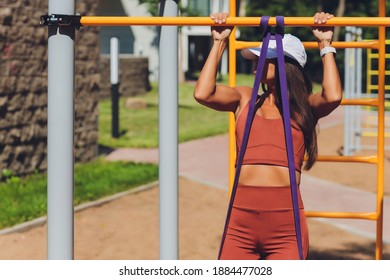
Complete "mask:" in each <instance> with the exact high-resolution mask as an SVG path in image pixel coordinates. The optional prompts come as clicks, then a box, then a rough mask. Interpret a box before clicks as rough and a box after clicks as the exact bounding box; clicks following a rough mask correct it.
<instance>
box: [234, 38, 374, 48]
mask: <svg viewBox="0 0 390 280" xmlns="http://www.w3.org/2000/svg"><path fill="white" fill-rule="evenodd" d="M259 45H260V42H246V41H236V43H235V48H236V49H238V50H241V49H245V48H253V47H258V46H259ZM303 45H304V46H305V48H307V49H316V48H318V43H317V42H303ZM332 46H333V47H335V48H336V49H346V48H356V49H358V48H367V49H378V48H379V42H378V41H377V40H373V41H367V42H333V43H332Z"/></svg>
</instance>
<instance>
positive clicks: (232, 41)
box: [229, 0, 237, 194]
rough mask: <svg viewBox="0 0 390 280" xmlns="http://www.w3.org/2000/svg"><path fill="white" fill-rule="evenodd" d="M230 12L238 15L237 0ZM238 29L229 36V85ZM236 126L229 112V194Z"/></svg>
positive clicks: (233, 82) (232, 81) (233, 75)
mask: <svg viewBox="0 0 390 280" xmlns="http://www.w3.org/2000/svg"><path fill="white" fill-rule="evenodd" d="M229 6H230V8H229V14H230V16H231V17H235V16H236V13H237V11H236V1H234V0H230V3H229ZM236 29H237V27H234V29H233V32H232V34H231V35H230V37H229V85H230V86H231V87H234V86H235V85H236ZM235 127H236V122H235V118H234V114H233V113H229V194H230V193H231V188H232V186H233V181H234V173H235V167H234V162H235V161H236V141H235V138H236V137H235Z"/></svg>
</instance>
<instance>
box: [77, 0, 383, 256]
mask: <svg viewBox="0 0 390 280" xmlns="http://www.w3.org/2000/svg"><path fill="white" fill-rule="evenodd" d="M385 6H386V5H385V0H379V16H378V17H337V18H333V19H330V20H329V21H328V23H327V24H326V25H333V26H372V27H378V29H379V39H378V40H375V41H371V42H335V43H334V46H335V47H337V48H346V47H362V48H368V49H378V50H379V52H378V55H379V70H378V79H379V80H378V98H377V99H368V100H367V99H360V100H343V102H342V105H366V106H373V107H377V108H378V143H377V144H378V149H377V154H376V155H373V156H369V157H331V156H320V157H319V161H335V162H365V163H370V164H376V165H377V202H376V212H364V213H363V212H353V213H345V212H310V211H308V212H306V215H307V216H308V217H323V218H351V219H367V220H373V221H376V254H375V257H376V259H381V258H382V238H383V236H382V235H383V195H384V108H385V107H384V89H385V84H384V81H385V80H384V74H385V59H384V56H385V39H386V34H385V28H386V26H390V18H387V17H385V10H386V9H385ZM235 7H236V1H235V0H230V17H229V18H228V20H227V24H228V25H233V26H258V25H259V23H260V17H236V14H237V12H236V8H235ZM284 20H285V25H286V26H311V25H313V24H314V21H313V18H312V17H285V18H284ZM80 23H81V25H83V26H129V25H158V26H167V25H175V26H176V25H178V26H186V25H188V26H199V25H204V26H212V25H215V23H214V21H212V20H211V19H210V18H209V17H101V16H99V17H94V16H83V17H81V19H80ZM269 24H270V25H276V18H275V17H271V18H270V20H269ZM248 46H258V43H253V42H252V43H249V42H239V41H237V40H236V36H235V29H234V30H233V34H232V36H230V38H229V84H230V86H235V83H236V64H235V62H236V50H238V49H242V48H245V47H248ZM305 47H307V48H313V47H316V43H315V42H307V43H305ZM234 130H235V120H234V116H233V114H231V113H230V114H229V163H230V164H229V182H230V185H232V182H233V177H234V173H235V170H234V162H235V135H234Z"/></svg>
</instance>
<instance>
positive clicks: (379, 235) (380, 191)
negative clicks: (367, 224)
mask: <svg viewBox="0 0 390 280" xmlns="http://www.w3.org/2000/svg"><path fill="white" fill-rule="evenodd" d="M378 10H379V16H385V15H386V1H385V0H379V5H378ZM378 29H379V50H378V53H379V59H378V64H379V65H378V68H379V76H378V86H379V88H378V100H379V104H378V140H377V141H378V167H377V203H376V204H377V205H376V211H377V214H378V219H377V223H376V252H375V255H376V256H375V257H376V259H382V243H383V197H384V180H385V176H384V175H385V174H384V164H385V161H384V159H385V135H384V132H385V118H384V116H385V102H384V101H385V54H386V45H385V44H386V28H385V27H384V26H380V27H378Z"/></svg>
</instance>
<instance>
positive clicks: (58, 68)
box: [47, 0, 75, 260]
mask: <svg viewBox="0 0 390 280" xmlns="http://www.w3.org/2000/svg"><path fill="white" fill-rule="evenodd" d="M74 13H75V1H74V0H73V1H62V0H49V15H51V14H66V15H74ZM74 36H75V27H73V26H61V27H56V26H49V42H48V48H49V50H48V52H49V53H48V121H47V123H48V136H47V146H48V148H47V149H48V152H47V162H48V164H47V166H48V167H47V181H48V186H47V196H48V202H47V232H48V234H47V235H48V237H47V243H48V244H47V252H48V259H51V260H55V259H58V260H71V259H73V250H74V249H73V247H74V242H73V239H74V238H73V235H74V234H73V232H74V231H73V224H74V223H73V220H74V214H73V186H74V180H73V165H74V158H73V134H74V129H73V116H74V109H73V105H74V100H73V91H74Z"/></svg>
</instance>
